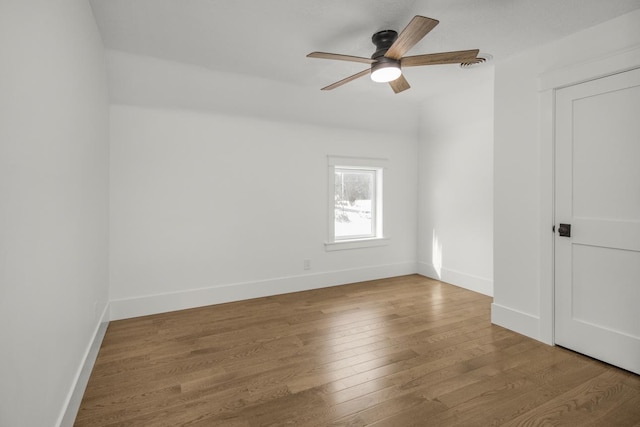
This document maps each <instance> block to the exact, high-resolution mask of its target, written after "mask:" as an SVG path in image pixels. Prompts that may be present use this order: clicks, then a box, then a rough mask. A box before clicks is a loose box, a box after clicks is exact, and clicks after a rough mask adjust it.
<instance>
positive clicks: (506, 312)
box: [491, 303, 541, 341]
mask: <svg viewBox="0 0 640 427" xmlns="http://www.w3.org/2000/svg"><path fill="white" fill-rule="evenodd" d="M491 323H494V324H496V325H498V326H502V327H504V328H507V329H510V330H512V331H514V332H517V333H519V334H522V335H526V336H528V337H529V338H533V339H535V340H538V341H541V340H540V319H539V318H538V317H536V316H533V315H531V314H528V313H523V312H521V311H518V310H514V309H513V308H509V307H505V306H503V305H500V304H496V303H493V304H491Z"/></svg>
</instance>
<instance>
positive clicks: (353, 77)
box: [320, 68, 371, 90]
mask: <svg viewBox="0 0 640 427" xmlns="http://www.w3.org/2000/svg"><path fill="white" fill-rule="evenodd" d="M369 73H371V69H369V68H367V69H366V70H364V71H360V72H359V73H357V74H354V75H353V76H349V77H347V78H345V79H342V80H340V81H339V82H335V83H333V84H330V85H329V86H325V87H323V88H322V89H320V90H331V89H335V88H337V87H340V86H342V85H343V84H345V83H349V82H350V81H352V80H355V79H358V78H360V77H362V76H366V75H367V74H369Z"/></svg>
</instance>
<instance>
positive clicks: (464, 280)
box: [418, 262, 493, 297]
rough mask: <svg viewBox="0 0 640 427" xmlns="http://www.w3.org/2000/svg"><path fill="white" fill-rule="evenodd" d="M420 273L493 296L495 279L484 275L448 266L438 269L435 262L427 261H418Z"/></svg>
mask: <svg viewBox="0 0 640 427" xmlns="http://www.w3.org/2000/svg"><path fill="white" fill-rule="evenodd" d="M418 274H420V275H422V276H426V277H429V278H431V279H436V280H441V281H443V282H446V283H450V284H452V285H455V286H459V287H461V288H464V289H468V290H470V291H474V292H478V293H481V294H483V295H488V296H490V297H492V296H493V280H491V279H485V278H484V277H479V276H474V275H472V274H467V273H462V272H460V271H456V270H451V269H448V268H440V269H439V270H436V268H435V267H434V266H433V264H429V263H426V262H419V263H418Z"/></svg>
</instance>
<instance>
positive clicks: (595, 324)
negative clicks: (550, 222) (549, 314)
mask: <svg viewBox="0 0 640 427" xmlns="http://www.w3.org/2000/svg"><path fill="white" fill-rule="evenodd" d="M555 161H556V166H555V187H556V188H555V320H554V324H555V342H556V344H558V345H561V346H564V347H567V348H570V349H572V350H575V351H578V352H580V353H583V354H586V355H589V356H592V357H594V358H596V359H600V360H602V361H605V362H608V363H611V364H613V365H616V366H619V367H621V368H624V369H627V370H629V371H632V372H635V373H638V374H640V69H636V70H632V71H627V72H624V73H620V74H616V75H612V76H609V77H605V78H601V79H597V80H593V81H589V82H586V83H581V84H578V85H575V86H570V87H567V88H564V89H560V90H558V91H557V92H556V153H555ZM560 224H568V225H571V230H570V237H565V236H561V235H560V233H559V231H564V229H566V228H567V227H560ZM560 228H562V229H563V230H559V229H560ZM563 234H564V233H563Z"/></svg>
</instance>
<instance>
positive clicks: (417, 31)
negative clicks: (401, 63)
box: [384, 15, 440, 59]
mask: <svg viewBox="0 0 640 427" xmlns="http://www.w3.org/2000/svg"><path fill="white" fill-rule="evenodd" d="M439 22H440V21H438V20H436V19H431V18H427V17H426V16H420V15H416V16H414V17H413V19H412V20H411V22H409V24H408V25H407V26H406V27H404V30H402V32H401V33H400V35H399V36H398V38H397V39H396V41H395V42H393V44H392V45H391V47H390V48H389V50H388V51H387V53H385V54H384V56H386V57H387V58H391V59H400V58H402V56H403V55H404V54H405V53H407V52H408V51H409V49H411V48H412V47H413V46H414V45H415V44H416V43H418V42H419V41H420V40H422V38H423V37H424V36H426V35H427V33H429V31H431V30H433V28H434V27H435V26H436V25H438V23H439Z"/></svg>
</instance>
